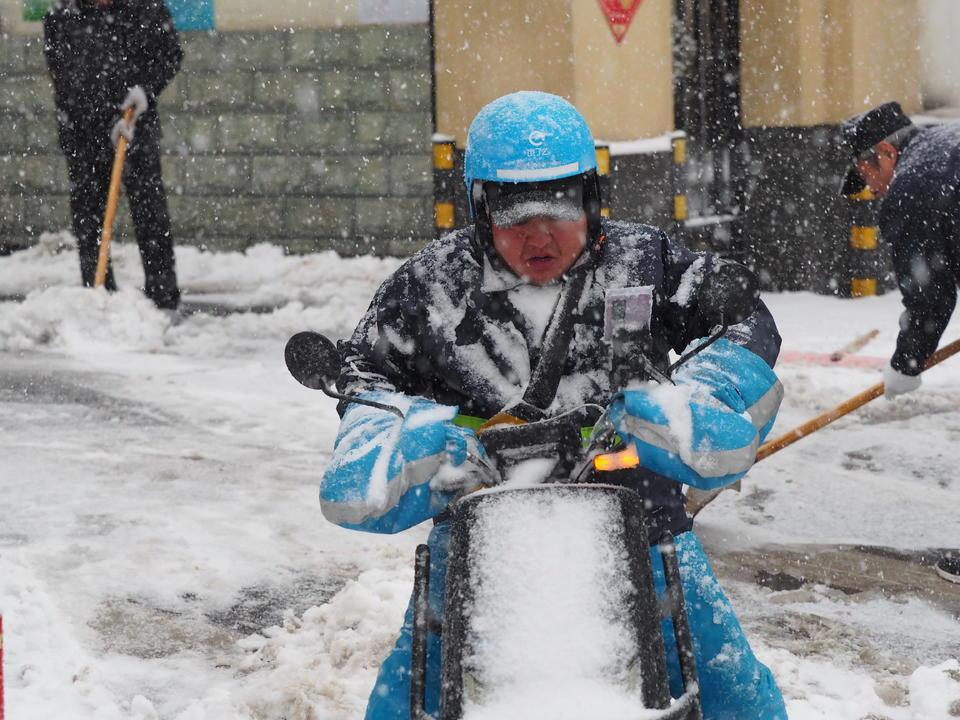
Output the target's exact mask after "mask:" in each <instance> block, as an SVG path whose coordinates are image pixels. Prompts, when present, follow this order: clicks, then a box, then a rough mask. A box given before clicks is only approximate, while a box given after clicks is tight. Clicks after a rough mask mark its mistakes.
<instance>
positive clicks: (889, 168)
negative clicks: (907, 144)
mask: <svg viewBox="0 0 960 720" xmlns="http://www.w3.org/2000/svg"><path fill="white" fill-rule="evenodd" d="M899 157H900V153H899V151H898V150H897V149H896V148H895V147H894V146H893V145H891V144H890V143H888V142H881V143H877V145H876V146H874V148H873V152H871V153H869V154H868V156H867V157H865V158H861V159H858V160H857V161H856V162H855V163H854V164H855V165H856V168H857V172H858V173H860V177H861V178H863V181H864V182H865V183H866V184H867V187H868V188H870V190H871V191H872V192H873V194H874V195H876V196H877V197H883V196H885V195H886V194H887V190H889V189H890V183H891V181H892V180H893V173H894V170H896V168H897V159H898V158H899Z"/></svg>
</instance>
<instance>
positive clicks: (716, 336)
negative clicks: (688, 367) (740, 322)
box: [667, 325, 727, 375]
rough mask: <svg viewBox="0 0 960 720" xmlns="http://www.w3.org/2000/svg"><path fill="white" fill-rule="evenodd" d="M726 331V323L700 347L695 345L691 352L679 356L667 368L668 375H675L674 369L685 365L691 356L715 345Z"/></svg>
mask: <svg viewBox="0 0 960 720" xmlns="http://www.w3.org/2000/svg"><path fill="white" fill-rule="evenodd" d="M725 332H727V326H726V325H724V326H723V327H722V328H720V329H719V330H717V332H715V333H714V334H713V335H711V336H710V337H709V338H707V340H706V342H704V343H703V344H702V345H700V346H698V347H695V348H694V349H693V350H691V351H690V352H688V353H685V354H683V355H681V356H680V358H679V359H678V360H677V361H676V362H675V363H674V364H673V365H671V366H670V367H668V368H667V375H673V371H674V370H676V369H677V368H678V367H680V366H681V365H683V364H684V363H685V362H686V361H687V360H689V359H690V358H692V357H694V356H695V355H699V354H700V353H702V352H703V351H704V350H706V349H707V348H708V347H710V346H711V345H713V344H714V343H715V342H716V341H717V340H719V339H720V338H722V337H723V334H724V333H725Z"/></svg>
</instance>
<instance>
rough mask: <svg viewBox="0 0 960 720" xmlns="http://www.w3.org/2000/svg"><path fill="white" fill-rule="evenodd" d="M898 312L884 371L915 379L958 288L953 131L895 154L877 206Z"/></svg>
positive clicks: (959, 196)
mask: <svg viewBox="0 0 960 720" xmlns="http://www.w3.org/2000/svg"><path fill="white" fill-rule="evenodd" d="M880 234H881V236H882V237H883V239H884V240H885V241H886V242H888V243H890V246H891V248H892V250H893V265H894V270H895V271H896V273H897V282H898V284H899V285H900V292H901V293H902V294H903V305H904V308H905V311H904V313H903V315H902V316H901V318H900V336H899V338H898V339H897V349H896V352H895V353H894V355H893V357H892V358H891V361H890V364H891V365H892V366H893V367H894V369H896V370H899V371H900V372H902V373H904V374H906V375H917V374H918V373H920V372H921V370H923V364H924V362H926V360H927V358H929V357H930V355H932V354H933V352H934V350H936V349H937V344H938V343H939V342H940V337H941V336H942V335H943V331H944V330H945V329H946V327H947V323H948V322H949V321H950V316H951V314H952V313H953V308H954V305H955V304H956V301H957V283H958V282H960V123H958V124H951V125H942V126H939V127H934V128H927V129H923V130H919V131H917V132H916V133H915V134H914V135H913V136H911V137H910V138H909V139H908V140H907V141H906V143H905V144H904V145H903V146H902V147H901V156H900V160H899V162H898V163H897V168H896V172H895V174H894V177H893V181H892V182H891V184H890V189H889V191H888V192H887V195H886V197H885V198H884V199H883V202H882V204H881V206H880Z"/></svg>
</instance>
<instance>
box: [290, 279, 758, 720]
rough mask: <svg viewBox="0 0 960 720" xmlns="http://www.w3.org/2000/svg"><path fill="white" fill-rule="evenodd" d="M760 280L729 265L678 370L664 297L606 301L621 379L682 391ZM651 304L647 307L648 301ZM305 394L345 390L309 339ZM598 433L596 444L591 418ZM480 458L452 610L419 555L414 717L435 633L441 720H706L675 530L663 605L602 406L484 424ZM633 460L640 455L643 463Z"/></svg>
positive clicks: (457, 516)
mask: <svg viewBox="0 0 960 720" xmlns="http://www.w3.org/2000/svg"><path fill="white" fill-rule="evenodd" d="M757 297H758V292H757V287H756V283H755V280H754V279H753V276H752V275H750V274H749V273H747V272H746V271H745V270H743V269H742V268H740V267H739V266H724V265H721V266H719V268H716V270H715V272H714V273H712V274H709V275H708V276H707V278H705V279H704V281H703V282H702V283H701V287H700V289H699V291H698V303H699V305H700V308H701V311H703V309H704V308H707V309H711V308H718V309H717V310H716V312H711V314H712V315H713V317H711V318H710V319H711V321H713V320H716V323H715V324H716V325H717V326H719V329H718V330H717V331H716V332H714V334H713V335H711V337H710V338H709V339H708V340H707V341H705V342H704V343H703V344H702V345H701V346H700V347H698V348H696V349H695V350H694V351H693V352H691V353H689V354H688V355H686V356H684V357H681V358H680V359H679V360H678V361H677V362H676V363H674V364H673V365H672V366H671V367H670V368H669V369H668V371H667V373H663V372H661V371H659V370H657V369H656V368H655V367H654V366H653V365H652V363H651V362H650V361H649V360H648V359H647V358H646V355H645V354H644V352H643V348H644V347H645V342H646V339H647V338H648V334H647V333H648V331H647V326H646V322H645V321H644V316H645V317H646V318H647V319H649V303H650V302H651V299H650V298H649V297H647V298H646V299H644V298H642V297H637V296H630V297H623V296H621V297H608V301H607V308H606V310H607V322H608V331H609V332H608V339H609V341H610V343H611V347H612V357H613V376H614V380H615V381H616V382H618V383H622V384H621V385H617V386H623V385H625V384H626V382H628V381H630V380H635V379H641V380H648V379H651V378H652V379H654V380H659V381H660V382H670V377H669V374H670V373H671V372H672V371H673V370H674V369H675V368H676V367H678V366H679V365H680V364H682V363H683V362H685V361H686V360H688V359H689V358H690V357H693V356H694V355H695V354H697V353H698V352H700V351H701V350H703V349H704V348H705V347H707V346H708V345H709V344H711V343H712V342H714V341H715V340H716V339H718V338H719V337H721V336H722V335H723V333H724V332H725V331H726V326H727V325H729V324H733V323H735V322H740V321H741V320H743V319H744V318H745V317H747V316H748V315H750V314H751V313H752V312H753V309H754V308H755V306H756V302H757ZM645 303H646V307H644V304H645ZM285 355H286V361H287V367H288V368H289V370H290V372H291V374H292V375H293V376H294V377H295V378H296V379H297V380H298V381H299V382H300V383H302V384H303V385H305V386H307V387H309V388H312V389H319V390H322V391H323V392H324V393H326V394H327V395H330V396H331V397H335V398H339V399H343V400H349V401H350V402H359V403H362V404H367V405H373V406H375V407H379V408H381V409H383V410H387V411H389V412H393V413H394V414H397V415H399V416H400V417H403V415H402V413H401V411H400V410H399V409H397V408H395V407H391V406H387V405H381V404H377V403H372V402H368V401H365V400H363V399H361V398H356V397H352V396H344V395H341V394H338V393H337V392H335V391H334V390H332V387H333V385H334V383H335V382H336V379H337V377H338V375H339V373H340V356H339V354H338V352H337V350H336V348H335V346H334V345H333V343H332V342H330V340H328V339H327V338H325V337H324V336H322V335H319V334H317V333H312V332H303V333H298V334H297V335H295V336H293V337H292V338H291V339H290V341H289V342H288V343H287V347H286V351H285ZM591 424H592V425H593V429H592V433H591V434H590V436H589V441H588V442H586V443H584V441H583V440H582V435H583V433H582V431H581V428H583V427H584V426H585V425H591ZM478 438H479V440H480V442H481V443H482V445H483V447H484V449H485V450H486V453H487V457H486V458H483V459H481V458H476V459H475V460H476V463H475V464H476V465H477V466H479V467H480V468H481V469H482V470H481V471H482V472H483V474H484V485H485V486H487V488H488V489H486V490H481V491H478V492H474V493H471V494H469V495H466V496H464V497H462V498H460V499H459V500H457V501H455V502H454V503H451V505H450V507H449V509H448V512H449V513H450V527H451V538H450V545H449V560H448V569H447V575H446V587H445V600H444V605H443V612H442V617H439V618H438V617H434V616H433V613H432V612H431V611H430V609H429V606H428V601H427V599H428V595H429V584H430V573H429V568H430V549H429V547H428V546H427V545H420V546H419V547H418V548H417V551H416V559H415V575H414V598H415V599H414V608H415V610H414V630H413V647H412V670H411V711H410V717H411V720H432V718H433V716H431V715H428V714H427V712H426V711H425V709H424V698H425V690H426V667H427V640H428V632H433V633H436V634H439V635H440V636H441V637H442V641H443V645H442V648H443V649H442V685H441V700H440V714H439V719H438V720H494V719H496V720H520V719H521V718H529V717H538V718H539V717H551V718H589V719H590V720H647V719H650V720H652V719H654V718H656V719H657V720H700V718H701V717H702V714H701V710H700V701H699V690H698V681H697V669H696V664H695V661H694V654H693V645H692V641H691V637H690V629H689V624H688V621H687V615H686V610H685V606H684V599H683V591H682V586H681V581H680V571H679V566H678V563H677V559H676V552H675V549H674V545H673V537H672V536H671V535H670V534H669V533H667V534H665V535H664V536H662V537H661V538H659V540H658V544H659V549H660V555H661V556H662V558H663V576H664V581H665V586H666V592H665V593H664V594H663V596H662V599H661V598H658V596H657V592H656V590H655V583H654V568H653V564H652V561H651V554H650V552H649V547H650V540H649V532H648V523H647V520H646V513H645V510H644V506H643V501H642V500H641V498H640V496H639V495H637V494H636V493H635V492H634V491H633V490H631V489H628V488H626V487H623V486H622V485H618V480H619V479H621V478H623V477H624V475H623V474H624V473H629V472H630V469H629V468H631V467H635V466H636V464H637V461H636V455H635V453H632V450H631V449H630V448H624V446H623V445H622V444H621V442H620V439H619V437H618V436H617V434H616V432H615V430H614V428H613V426H612V424H611V423H610V422H609V421H608V420H607V419H606V416H605V414H603V413H600V412H599V409H594V408H592V407H584V408H579V409H577V410H574V411H572V412H568V413H565V414H563V415H560V416H558V417H553V418H548V419H544V420H539V421H535V422H528V423H524V424H519V425H517V424H514V425H496V426H494V427H491V428H489V429H484V430H481V431H480V432H479V433H478ZM631 457H632V462H631ZM665 619H670V620H671V621H672V628H673V635H674V640H675V643H676V648H677V655H678V658H679V665H680V672H681V676H682V680H683V685H684V688H685V691H684V693H683V695H682V696H681V697H680V698H678V699H675V700H672V699H671V697H670V691H669V683H668V674H667V663H666V651H665V644H664V637H663V634H662V632H661V621H662V620H665Z"/></svg>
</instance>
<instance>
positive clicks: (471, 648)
mask: <svg viewBox="0 0 960 720" xmlns="http://www.w3.org/2000/svg"><path fill="white" fill-rule="evenodd" d="M451 522H452V528H451V542H450V550H449V566H448V570H447V579H446V599H445V609H444V619H443V633H442V636H443V660H442V665H443V682H442V686H441V687H442V690H441V706H440V717H441V720H474V719H476V720H484V719H485V718H494V717H498V716H499V717H531V716H530V713H529V712H527V711H526V710H525V708H529V707H537V708H538V709H540V710H542V711H543V717H544V718H547V717H549V718H553V720H563V718H565V717H570V718H571V719H572V718H576V717H582V716H583V711H582V710H578V708H582V709H588V710H589V713H588V714H589V715H590V716H591V717H597V718H601V717H606V716H607V714H608V713H607V712H606V709H607V708H609V710H610V713H609V717H610V720H621V718H624V717H629V716H630V715H636V714H637V711H638V710H642V709H644V708H646V709H650V710H654V709H661V710H663V711H664V714H663V715H662V717H678V718H679V717H686V715H675V714H674V713H675V712H676V711H678V710H680V707H679V705H680V703H679V702H675V703H673V705H671V700H670V693H669V686H668V681H667V671H666V662H665V657H664V655H665V654H664V644H663V638H662V635H661V631H660V604H659V603H658V600H657V596H656V592H655V590H654V584H653V572H652V568H651V563H650V554H649V552H648V534H647V525H646V521H645V518H644V512H643V502H642V500H641V499H640V498H639V496H638V495H637V494H636V493H634V492H632V491H630V490H627V489H625V488H620V487H614V486H607V485H596V484H590V485H545V486H538V487H532V488H522V489H509V490H498V491H489V492H484V493H476V494H474V495H471V496H468V497H467V498H464V499H463V500H462V501H460V502H459V503H457V505H456V506H455V507H454V509H453V513H452V519H451ZM684 704H686V701H684ZM598 708H599V709H600V710H601V712H600V713H599V714H598ZM517 713H522V714H519V715H518V714H517ZM657 717H661V715H660V714H659V713H657Z"/></svg>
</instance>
